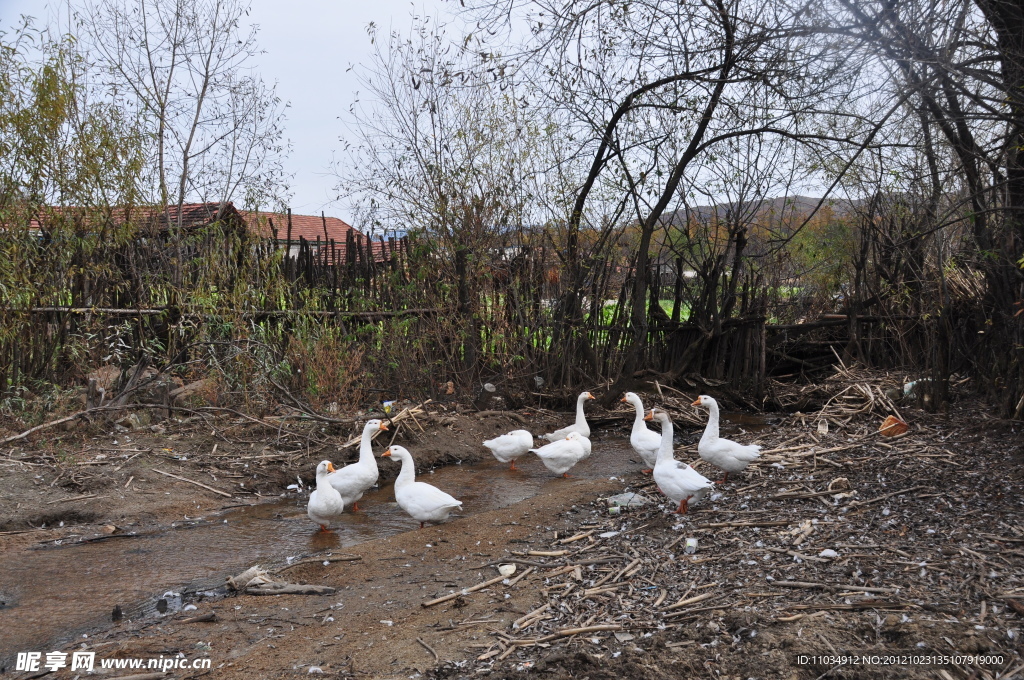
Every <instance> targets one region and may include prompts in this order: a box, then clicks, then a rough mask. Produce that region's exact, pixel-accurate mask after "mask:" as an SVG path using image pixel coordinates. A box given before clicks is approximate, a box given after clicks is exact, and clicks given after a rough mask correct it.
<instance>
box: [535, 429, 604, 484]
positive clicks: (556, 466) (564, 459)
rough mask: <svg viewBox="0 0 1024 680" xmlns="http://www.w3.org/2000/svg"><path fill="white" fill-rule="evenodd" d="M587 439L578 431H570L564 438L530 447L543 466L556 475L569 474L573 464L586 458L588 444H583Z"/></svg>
mask: <svg viewBox="0 0 1024 680" xmlns="http://www.w3.org/2000/svg"><path fill="white" fill-rule="evenodd" d="M584 441H586V442H587V444H589V443H590V442H589V440H587V438H586V437H583V436H582V435H580V433H579V432H570V433H569V434H568V435H567V436H566V437H565V439H559V440H558V441H556V442H551V443H550V444H545V445H544V446H542V447H540V448H539V449H530V450H531V451H533V452H534V453H536V454H537V456H538V457H539V458H540V460H541V462H542V463H544V467H546V468H547V469H548V470H551V471H552V472H554V473H555V474H556V475H562V476H563V477H568V476H569V470H570V469H571V468H572V466H573V465H575V464H576V463H578V462H580V461H581V460H583V459H584V458H586V457H587V456H588V455H589V453H588V451H589V448H590V447H589V446H587V445H586V444H584V443H583V442H584Z"/></svg>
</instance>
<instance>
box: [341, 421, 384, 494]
mask: <svg viewBox="0 0 1024 680" xmlns="http://www.w3.org/2000/svg"><path fill="white" fill-rule="evenodd" d="M387 429H388V426H387V425H385V424H384V423H383V422H382V421H380V420H368V421H366V425H364V426H363V436H362V438H361V439H360V440H359V460H357V461H356V462H354V463H352V464H351V465H346V466H345V467H343V468H341V469H340V470H338V471H337V472H335V473H333V474H332V475H330V476H329V477H328V478H327V479H328V480H329V481H330V483H331V486H333V487H334V488H335V489H337V491H338V493H340V494H341V497H342V498H343V499H344V500H345V505H350V506H352V512H358V511H359V499H360V498H362V497H363V494H364V493H365V492H366V490H367V489H369V488H370V487H371V486H373V485H374V484H376V483H377V477H378V476H379V474H380V473H379V472H378V471H377V461H376V459H375V458H374V457H373V445H372V443H371V439H372V437H373V433H374V432H376V431H377V430H387Z"/></svg>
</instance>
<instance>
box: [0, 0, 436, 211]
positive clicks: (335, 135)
mask: <svg viewBox="0 0 1024 680" xmlns="http://www.w3.org/2000/svg"><path fill="white" fill-rule="evenodd" d="M251 2H252V11H251V13H250V16H251V19H252V21H253V22H254V23H256V24H258V25H259V26H260V32H259V36H258V40H259V44H260V46H261V47H262V48H263V49H264V50H266V54H264V55H262V56H261V57H260V63H259V70H260V73H261V74H262V75H263V79H264V80H265V81H267V82H268V83H273V82H277V89H278V94H279V95H280V97H281V99H282V100H284V101H286V102H289V103H290V105H291V106H290V108H289V109H288V110H287V118H288V120H287V122H286V124H285V125H286V128H285V130H286V132H285V134H286V136H287V137H288V139H289V140H291V143H292V152H291V154H290V156H289V158H288V160H287V163H286V168H287V169H288V171H289V172H290V173H292V174H293V175H294V177H293V179H292V187H293V198H292V201H291V207H292V211H293V212H295V213H298V214H305V215H318V214H320V211H321V210H323V211H325V212H326V213H327V214H328V215H333V216H334V217H340V218H341V219H344V220H348V219H350V216H349V215H346V214H342V213H343V212H344V209H343V206H341V205H339V204H335V203H334V202H333V199H334V191H333V187H334V184H335V183H336V182H335V179H334V176H333V175H332V174H331V170H330V167H329V166H330V163H331V160H332V158H333V152H335V151H337V150H338V149H340V148H341V142H339V137H341V136H342V135H344V134H346V130H345V127H344V123H343V121H342V120H341V119H340V118H339V117H340V116H343V115H344V114H345V113H346V112H347V111H348V109H349V106H350V105H351V103H352V101H353V96H354V93H355V91H356V90H358V89H359V85H358V82H357V81H356V75H355V71H354V70H352V71H350V70H348V69H349V66H351V65H353V64H356V65H358V64H360V63H366V62H367V61H368V60H369V56H370V52H371V49H370V48H371V46H370V39H369V37H368V36H367V33H366V27H367V25H368V24H369V23H370V22H371V21H372V22H375V23H376V24H377V26H379V27H380V28H381V29H383V30H384V32H387V30H388V29H389V28H391V27H394V28H395V29H399V30H401V31H403V32H404V31H406V30H407V29H408V28H409V27H410V26H411V23H412V21H411V17H412V16H413V14H414V13H416V14H421V15H422V14H429V15H431V16H438V17H443V16H444V15H445V12H446V11H447V9H448V8H450V7H452V6H453V5H452V3H451V0H449V1H448V2H447V3H446V2H445V0H251ZM53 4H54V3H52V2H47V1H45V0H0V27H3V28H7V27H10V26H11V25H12V24H14V23H16V22H17V18H18V17H19V16H20V15H22V14H27V15H31V16H34V17H37V18H38V19H39V22H38V24H37V25H42V24H45V23H47V21H48V19H47V16H48V14H49V9H48V5H53ZM56 4H57V6H60V5H61V4H63V3H61V2H58V3H56ZM356 226H358V225H356Z"/></svg>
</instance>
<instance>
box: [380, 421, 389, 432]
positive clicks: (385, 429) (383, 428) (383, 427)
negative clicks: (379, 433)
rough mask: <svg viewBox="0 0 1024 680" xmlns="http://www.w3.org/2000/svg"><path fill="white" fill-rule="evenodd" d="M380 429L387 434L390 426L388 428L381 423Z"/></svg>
mask: <svg viewBox="0 0 1024 680" xmlns="http://www.w3.org/2000/svg"><path fill="white" fill-rule="evenodd" d="M380 429H382V430H384V431H385V432H387V431H388V426H387V425H385V424H384V423H381V424H380Z"/></svg>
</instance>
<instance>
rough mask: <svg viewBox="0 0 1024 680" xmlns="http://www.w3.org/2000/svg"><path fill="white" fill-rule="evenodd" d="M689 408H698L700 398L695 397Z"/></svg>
mask: <svg viewBox="0 0 1024 680" xmlns="http://www.w3.org/2000/svg"><path fill="white" fill-rule="evenodd" d="M690 406H700V397H697V398H696V399H694V400H693V403H692V404H690Z"/></svg>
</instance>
